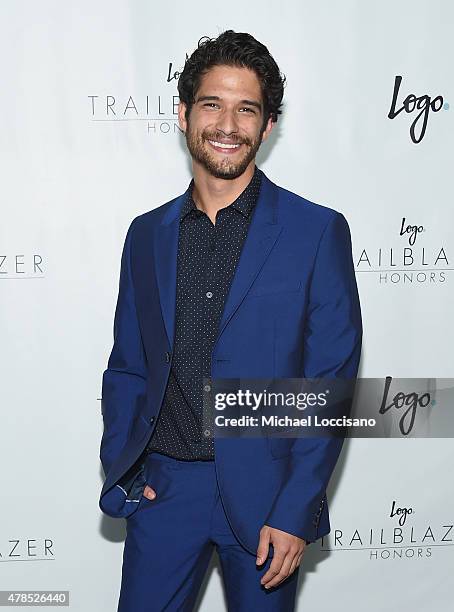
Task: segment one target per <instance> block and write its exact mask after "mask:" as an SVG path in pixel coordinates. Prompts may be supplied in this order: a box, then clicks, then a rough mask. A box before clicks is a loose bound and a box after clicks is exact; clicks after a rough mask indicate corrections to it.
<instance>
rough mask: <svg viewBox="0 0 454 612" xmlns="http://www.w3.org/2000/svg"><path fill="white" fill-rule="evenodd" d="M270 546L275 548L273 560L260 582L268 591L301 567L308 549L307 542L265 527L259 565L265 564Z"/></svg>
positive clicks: (262, 533)
mask: <svg viewBox="0 0 454 612" xmlns="http://www.w3.org/2000/svg"><path fill="white" fill-rule="evenodd" d="M270 544H272V545H273V548H274V556H273V560H272V561H271V565H270V567H269V569H268V571H267V572H266V573H265V574H264V575H263V576H262V579H261V581H260V582H261V584H262V585H263V586H264V587H265V588H266V589H269V588H271V587H274V586H276V585H278V584H280V583H281V582H283V581H284V580H285V579H286V578H288V577H289V576H290V575H291V574H292V573H293V572H294V570H295V568H297V567H299V565H300V563H301V559H302V557H303V554H304V549H305V548H306V540H303V539H302V538H299V537H298V536H295V535H293V534H291V533H287V532H286V531H282V530H281V529H276V528H275V527H269V526H268V525H264V526H263V527H262V528H261V530H260V540H259V546H258V548H257V560H256V564H257V565H262V564H263V563H265V561H266V559H267V557H268V552H269V545H270Z"/></svg>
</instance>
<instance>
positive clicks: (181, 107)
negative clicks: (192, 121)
mask: <svg viewBox="0 0 454 612" xmlns="http://www.w3.org/2000/svg"><path fill="white" fill-rule="evenodd" d="M185 113H186V104H185V103H184V102H179V103H178V124H179V126H180V129H181V130H182V131H183V132H186V130H187V127H188V122H187V121H186V117H185Z"/></svg>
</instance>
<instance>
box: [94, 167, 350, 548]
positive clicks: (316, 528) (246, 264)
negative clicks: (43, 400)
mask: <svg viewBox="0 0 454 612" xmlns="http://www.w3.org/2000/svg"><path fill="white" fill-rule="evenodd" d="M185 195H186V194H182V195H181V196H179V197H177V198H175V199H173V200H171V201H169V202H167V203H165V204H163V205H162V206H159V207H157V208H155V209H154V210H151V211H149V212H146V213H144V214H141V215H139V216H138V217H136V218H135V219H134V220H133V221H132V223H131V225H130V227H129V229H128V232H127V236H126V240H125V244H124V249H123V254H122V262H121V273H120V283H119V295H118V302H117V307H116V312H115V321H114V345H113V348H112V352H111V355H110V358H109V362H108V367H107V369H106V371H105V372H104V375H103V388H102V398H103V419H104V434H103V438H102V442H101V453H100V456H101V462H102V465H103V469H104V472H105V475H106V478H105V482H104V485H103V487H102V491H101V496H100V502H99V503H100V508H101V509H102V511H103V512H104V513H106V514H108V515H110V516H113V517H128V516H130V515H131V513H134V512H135V511H137V504H135V503H131V502H130V503H127V502H126V500H125V494H124V492H123V491H122V489H121V488H120V487H118V486H116V485H117V484H118V482H119V480H120V479H121V477H122V476H124V474H125V473H126V472H127V471H128V470H130V469H131V467H132V466H134V464H135V462H136V461H137V460H138V458H139V457H140V456H141V454H142V453H143V451H144V449H145V447H146V446H147V443H148V441H149V440H150V437H151V434H152V432H153V428H154V426H155V424H156V419H157V416H158V414H159V411H160V407H161V404H162V400H163V397H164V392H165V388H166V383H167V379H168V376H169V371H170V361H171V355H172V339H173V336H174V326H175V321H174V313H175V296H176V263H177V246H178V229H179V212H180V210H181V206H182V204H183V202H184V198H185ZM361 341H362V324H361V312H360V304H359V298H358V291H357V286H356V280H355V272H354V266H353V261H352V252H351V238H350V231H349V226H348V224H347V221H346V219H345V217H344V216H343V215H342V214H341V213H339V212H337V211H335V210H333V209H331V208H329V207H327V206H321V205H319V204H315V203H313V202H310V201H308V200H306V199H305V198H303V197H300V196H298V195H296V194H294V193H291V192H290V191H287V190H286V189H283V188H282V187H279V186H277V185H275V184H274V183H273V182H272V181H271V180H270V179H268V178H267V177H266V175H265V174H264V173H263V172H262V183H261V190H260V195H259V198H258V201H257V205H256V210H255V213H254V216H253V219H252V221H251V225H250V227H249V231H248V235H247V237H246V241H245V243H244V246H243V250H242V252H241V256H240V260H239V262H238V266H237V269H236V273H235V276H234V278H233V281H232V284H231V288H230V292H229V294H228V296H227V299H226V302H225V307H224V311H223V315H222V319H221V322H220V326H219V333H218V337H217V340H216V342H215V344H214V348H213V351H212V355H211V364H212V371H211V376H212V378H236V377H241V378H266V377H271V378H273V377H276V378H298V377H307V378H319V377H345V378H354V377H356V376H357V372H358V366H359V360H360V353H361ZM342 443H343V439H342V438H333V437H332V438H328V437H324V438H322V437H320V438H300V439H298V438H292V439H289V438H272V437H263V438H215V468H216V475H217V479H218V482H219V488H220V492H221V497H222V502H223V505H224V508H225V512H226V515H227V517H228V519H229V522H230V524H231V526H232V529H233V530H234V532H235V535H236V537H237V538H238V540H239V542H241V544H242V546H243V547H244V548H245V549H246V550H247V551H249V552H250V553H252V554H254V555H255V553H256V550H257V546H258V542H259V531H260V528H261V527H262V526H263V525H264V524H267V525H269V526H271V527H276V528H278V529H281V530H284V531H287V532H289V533H291V534H294V535H296V536H299V537H301V538H304V539H306V540H307V541H308V542H313V541H315V540H317V539H318V538H320V537H321V536H324V535H326V534H328V533H329V531H330V523H329V513H328V503H327V498H326V488H327V486H328V482H329V479H330V476H331V474H332V471H333V469H334V467H335V465H336V462H337V459H338V457H339V453H340V451H341V448H342ZM150 486H153V483H150Z"/></svg>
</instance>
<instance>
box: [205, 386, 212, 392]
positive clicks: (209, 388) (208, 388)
mask: <svg viewBox="0 0 454 612" xmlns="http://www.w3.org/2000/svg"><path fill="white" fill-rule="evenodd" d="M203 390H204V391H211V386H210V385H205V386H204V387H203Z"/></svg>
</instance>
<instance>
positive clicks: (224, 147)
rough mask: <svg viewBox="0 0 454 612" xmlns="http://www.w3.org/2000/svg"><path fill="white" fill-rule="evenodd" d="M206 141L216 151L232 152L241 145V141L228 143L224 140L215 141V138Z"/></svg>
mask: <svg viewBox="0 0 454 612" xmlns="http://www.w3.org/2000/svg"><path fill="white" fill-rule="evenodd" d="M208 142H209V143H210V145H211V146H212V147H213V148H214V149H216V150H217V151H222V152H229V153H230V152H232V153H233V152H234V151H236V150H237V149H238V148H239V147H241V144H242V143H238V144H228V143H225V142H217V141H216V140H208Z"/></svg>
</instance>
